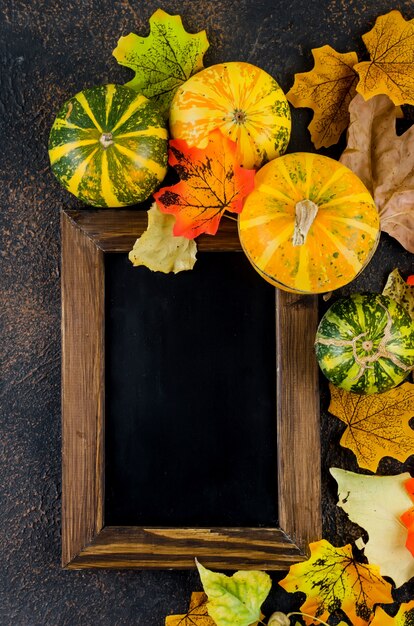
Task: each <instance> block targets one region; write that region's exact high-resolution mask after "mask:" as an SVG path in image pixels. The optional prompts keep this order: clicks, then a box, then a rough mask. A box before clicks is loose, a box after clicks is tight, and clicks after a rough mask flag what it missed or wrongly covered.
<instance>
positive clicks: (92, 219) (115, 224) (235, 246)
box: [66, 209, 241, 252]
mask: <svg viewBox="0 0 414 626" xmlns="http://www.w3.org/2000/svg"><path fill="white" fill-rule="evenodd" d="M66 215H67V216H68V219H70V220H72V221H73V223H74V224H77V225H78V226H79V227H80V228H81V229H82V230H83V231H84V232H85V234H86V235H87V236H88V237H89V238H90V239H91V240H92V241H93V242H94V243H95V245H96V246H97V247H98V248H99V249H100V250H102V251H104V252H129V251H130V250H131V249H132V247H133V245H134V243H135V240H136V239H137V238H138V237H140V236H141V235H142V233H143V232H144V230H145V229H146V228H147V222H148V219H147V212H146V211H139V210H134V209H84V210H82V211H73V210H72V211H66ZM197 248H198V249H199V250H200V251H209V250H211V251H221V252H232V251H238V250H241V246H240V242H239V238H238V236H237V222H235V221H234V220H233V219H231V218H226V217H223V219H222V220H221V222H220V228H219V231H218V233H217V234H216V235H214V237H213V236H211V235H201V237H197Z"/></svg>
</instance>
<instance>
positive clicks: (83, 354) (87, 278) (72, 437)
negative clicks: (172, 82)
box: [61, 213, 104, 565]
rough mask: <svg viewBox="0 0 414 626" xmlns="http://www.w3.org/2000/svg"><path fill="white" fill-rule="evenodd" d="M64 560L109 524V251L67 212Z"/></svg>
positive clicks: (64, 247) (64, 232)
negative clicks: (106, 501) (106, 437)
mask: <svg viewBox="0 0 414 626" xmlns="http://www.w3.org/2000/svg"><path fill="white" fill-rule="evenodd" d="M61 233H62V562H63V565H66V564H67V563H69V562H70V561H71V560H72V559H73V558H74V556H75V555H76V554H77V553H78V552H79V551H80V550H81V549H82V548H83V546H85V545H86V544H88V543H90V542H91V541H92V539H93V537H95V536H96V534H97V533H99V531H100V530H101V529H102V526H103V480H104V475H103V450H104V447H103V423H104V414H103V413H104V335H103V330H104V268H103V253H102V252H101V251H100V250H98V249H97V248H96V246H95V245H94V243H93V242H92V241H91V240H90V239H89V238H88V237H86V236H85V233H84V232H83V231H82V230H81V229H80V228H77V227H76V226H75V225H74V224H73V222H72V221H71V220H69V219H68V217H67V215H66V214H65V213H63V214H62V221H61Z"/></svg>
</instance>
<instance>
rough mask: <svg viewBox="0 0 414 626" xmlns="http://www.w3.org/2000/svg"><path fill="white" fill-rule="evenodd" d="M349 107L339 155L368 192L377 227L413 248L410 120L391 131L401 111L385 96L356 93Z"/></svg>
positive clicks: (413, 132) (413, 179) (413, 160)
mask: <svg viewBox="0 0 414 626" xmlns="http://www.w3.org/2000/svg"><path fill="white" fill-rule="evenodd" d="M349 112H350V116H351V122H350V125H349V129H348V144H347V148H346V150H345V151H344V153H343V154H342V156H341V158H340V161H341V163H343V164H344V165H346V166H347V167H349V168H350V169H351V170H352V171H353V172H355V174H357V176H359V178H360V179H361V180H362V182H363V183H364V184H365V186H366V187H367V188H368V190H369V191H370V192H371V194H372V196H373V198H374V200H375V204H376V205H377V208H378V211H379V214H380V221H381V230H383V231H385V232H387V233H388V234H389V235H391V236H392V237H395V239H397V240H398V241H399V242H400V243H401V245H403V246H404V247H405V248H406V249H407V250H409V251H410V252H414V126H411V128H409V129H408V130H406V131H405V133H403V134H402V135H400V136H398V135H397V133H396V129H395V122H396V118H397V117H398V116H400V115H401V112H400V109H399V108H398V107H395V106H394V105H393V104H392V102H391V100H390V99H389V98H388V97H387V96H375V97H374V98H371V99H370V100H368V102H365V100H364V99H363V97H362V96H360V95H356V96H355V98H354V99H353V101H352V102H351V104H350V107H349Z"/></svg>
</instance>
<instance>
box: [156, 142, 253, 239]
mask: <svg viewBox="0 0 414 626" xmlns="http://www.w3.org/2000/svg"><path fill="white" fill-rule="evenodd" d="M168 162H169V164H170V165H172V166H173V167H175V169H176V171H177V173H178V174H179V176H180V178H181V181H180V182H179V183H178V184H177V185H173V186H172V187H164V188H163V189H161V190H160V191H158V192H157V193H155V194H154V198H155V201H156V203H157V204H158V207H159V209H160V211H162V212H163V213H172V214H173V215H175V218H176V221H175V224H174V229H173V233H174V235H181V236H183V237H187V238H188V239H194V237H197V236H198V235H200V234H201V233H208V234H210V235H215V234H216V232H217V229H218V226H219V223H220V219H221V217H222V215H223V213H224V211H231V212H232V213H240V212H241V210H242V208H243V200H244V198H245V197H246V196H247V194H248V193H250V191H252V189H253V186H254V175H255V170H248V169H244V168H243V167H241V166H240V165H239V163H238V158H237V144H236V143H235V142H234V141H231V140H230V139H227V138H226V137H224V136H223V135H222V134H221V133H220V131H218V130H215V131H213V132H212V133H210V135H209V141H208V145H207V147H206V148H205V149H203V150H201V149H199V148H190V147H189V146H188V145H187V143H186V142H185V141H183V140H182V139H174V140H172V141H170V151H169V157H168Z"/></svg>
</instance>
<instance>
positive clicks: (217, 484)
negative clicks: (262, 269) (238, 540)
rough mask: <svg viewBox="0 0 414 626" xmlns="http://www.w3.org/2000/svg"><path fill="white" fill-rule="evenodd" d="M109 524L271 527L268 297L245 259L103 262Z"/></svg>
mask: <svg viewBox="0 0 414 626" xmlns="http://www.w3.org/2000/svg"><path fill="white" fill-rule="evenodd" d="M105 335H106V340H105V345H106V356H105V386H106V411H105V415H106V417H105V432H106V436H105V523H106V524H110V525H151V526H154V525H155V526H157V525H159V526H263V525H264V526H275V525H277V521H278V515H277V498H276V494H277V459H276V388H275V386H276V362H275V341H276V338H275V291H274V289H273V288H272V287H271V286H270V285H268V284H267V283H266V282H265V281H263V280H261V279H260V278H259V277H258V276H257V274H256V272H255V271H254V270H253V269H252V267H251V266H250V264H249V263H248V261H247V259H246V257H245V256H244V255H243V254H242V253H241V252H215V253H210V252H204V253H199V254H198V260H197V262H196V265H195V267H194V269H193V270H192V271H187V272H182V273H180V274H177V275H172V274H169V275H164V274H160V273H154V272H150V271H149V270H148V269H146V268H143V267H140V268H133V267H132V265H131V263H130V262H129V261H128V258H127V255H121V254H107V255H106V256H105Z"/></svg>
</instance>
